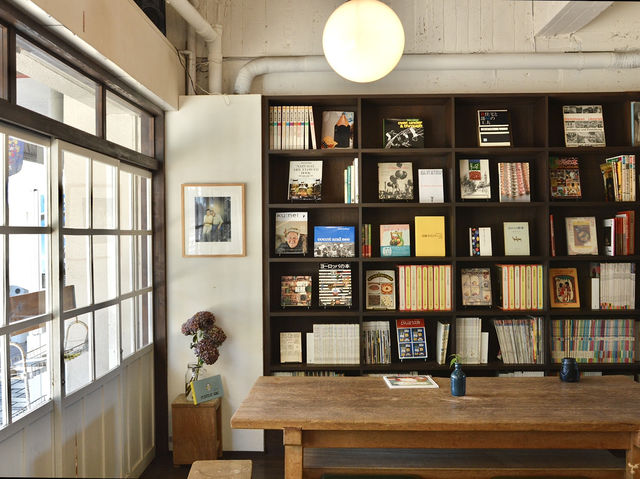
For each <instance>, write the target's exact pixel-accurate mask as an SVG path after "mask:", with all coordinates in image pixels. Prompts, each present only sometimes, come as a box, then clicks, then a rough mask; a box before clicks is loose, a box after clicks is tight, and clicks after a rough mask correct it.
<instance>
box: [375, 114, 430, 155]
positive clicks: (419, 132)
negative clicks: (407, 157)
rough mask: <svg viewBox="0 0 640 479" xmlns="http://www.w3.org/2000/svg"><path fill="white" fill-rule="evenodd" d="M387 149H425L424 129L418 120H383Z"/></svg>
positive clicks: (384, 139)
mask: <svg viewBox="0 0 640 479" xmlns="http://www.w3.org/2000/svg"><path fill="white" fill-rule="evenodd" d="M382 132H383V139H382V142H383V144H384V147H385V148H424V127H423V125H422V120H420V119H418V118H402V119H399V118H385V119H384V120H382Z"/></svg>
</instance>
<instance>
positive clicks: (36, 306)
mask: <svg viewBox="0 0 640 479" xmlns="http://www.w3.org/2000/svg"><path fill="white" fill-rule="evenodd" d="M48 251H49V245H48V235H45V234H40V235H38V234H28V235H27V234H24V235H17V234H14V235H9V322H10V323H13V322H15V321H20V320H23V319H27V318H30V317H33V316H38V315H40V314H44V313H47V312H49V311H50V309H49V279H48V276H49V274H48V271H49V254H48Z"/></svg>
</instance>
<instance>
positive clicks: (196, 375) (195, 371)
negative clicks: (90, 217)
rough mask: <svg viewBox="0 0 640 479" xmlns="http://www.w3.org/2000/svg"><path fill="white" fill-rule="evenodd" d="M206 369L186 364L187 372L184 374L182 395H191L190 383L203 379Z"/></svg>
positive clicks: (194, 364) (193, 364) (195, 364)
mask: <svg viewBox="0 0 640 479" xmlns="http://www.w3.org/2000/svg"><path fill="white" fill-rule="evenodd" d="M205 372H206V369H205V368H204V367H203V366H201V365H199V364H198V363H188V364H187V370H186V371H185V373H184V395H185V396H187V397H188V396H189V394H190V393H191V381H197V380H198V379H200V378H201V377H204V374H205Z"/></svg>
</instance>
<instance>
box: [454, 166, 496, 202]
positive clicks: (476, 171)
mask: <svg viewBox="0 0 640 479" xmlns="http://www.w3.org/2000/svg"><path fill="white" fill-rule="evenodd" d="M459 165H460V198H462V199H463V200H477V199H490V198H491V178H490V176H489V160H487V159H465V160H460V161H459Z"/></svg>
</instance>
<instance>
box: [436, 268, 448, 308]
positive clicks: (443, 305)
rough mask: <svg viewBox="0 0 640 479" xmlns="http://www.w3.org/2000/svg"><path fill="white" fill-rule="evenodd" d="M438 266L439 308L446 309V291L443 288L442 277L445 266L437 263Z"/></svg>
mask: <svg viewBox="0 0 640 479" xmlns="http://www.w3.org/2000/svg"><path fill="white" fill-rule="evenodd" d="M438 268H439V269H440V288H439V289H440V309H441V310H446V309H447V304H446V298H447V293H446V291H445V289H444V288H445V284H446V281H445V279H444V275H445V268H444V265H443V264H441V265H439V266H438Z"/></svg>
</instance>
